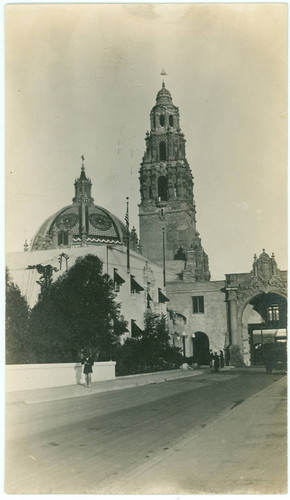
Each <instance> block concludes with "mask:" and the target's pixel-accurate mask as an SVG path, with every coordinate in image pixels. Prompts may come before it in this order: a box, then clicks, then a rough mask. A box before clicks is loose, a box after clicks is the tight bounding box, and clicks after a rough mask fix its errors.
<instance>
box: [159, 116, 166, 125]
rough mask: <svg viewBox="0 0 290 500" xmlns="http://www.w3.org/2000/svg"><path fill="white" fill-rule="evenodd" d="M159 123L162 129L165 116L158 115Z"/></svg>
mask: <svg viewBox="0 0 290 500" xmlns="http://www.w3.org/2000/svg"><path fill="white" fill-rule="evenodd" d="M159 123H160V126H161V127H164V125H165V116H164V115H160V117H159Z"/></svg>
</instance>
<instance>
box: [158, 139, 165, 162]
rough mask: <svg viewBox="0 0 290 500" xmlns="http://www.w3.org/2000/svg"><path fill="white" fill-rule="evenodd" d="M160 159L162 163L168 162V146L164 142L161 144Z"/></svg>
mask: <svg viewBox="0 0 290 500" xmlns="http://www.w3.org/2000/svg"><path fill="white" fill-rule="evenodd" d="M159 159H160V160H161V161H163V160H166V144H165V142H164V141H161V142H160V143H159Z"/></svg>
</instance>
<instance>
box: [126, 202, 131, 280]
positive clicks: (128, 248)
mask: <svg viewBox="0 0 290 500" xmlns="http://www.w3.org/2000/svg"><path fill="white" fill-rule="evenodd" d="M126 203H127V207H126V215H125V222H126V240H127V273H130V228H129V198H128V196H127V198H126Z"/></svg>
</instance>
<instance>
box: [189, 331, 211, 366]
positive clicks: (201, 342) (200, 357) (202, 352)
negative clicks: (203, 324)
mask: <svg viewBox="0 0 290 500" xmlns="http://www.w3.org/2000/svg"><path fill="white" fill-rule="evenodd" d="M194 335H195V337H193V338H192V348H193V361H194V362H195V363H197V364H198V366H200V365H209V340H208V336H207V335H206V333H204V332H195V334H194Z"/></svg>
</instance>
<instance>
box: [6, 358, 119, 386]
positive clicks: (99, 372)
mask: <svg viewBox="0 0 290 500" xmlns="http://www.w3.org/2000/svg"><path fill="white" fill-rule="evenodd" d="M115 367H116V362H115V361H101V362H96V363H95V364H94V366H93V373H92V382H99V381H101V380H113V379H115V377H116V375H115ZM84 377H85V376H84V374H83V367H82V365H81V364H80V363H57V364H56V363H49V364H39V365H7V366H6V391H7V392H12V391H26V390H29V389H45V388H49V387H61V386H65V385H76V384H83V383H84V382H85V378H84Z"/></svg>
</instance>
